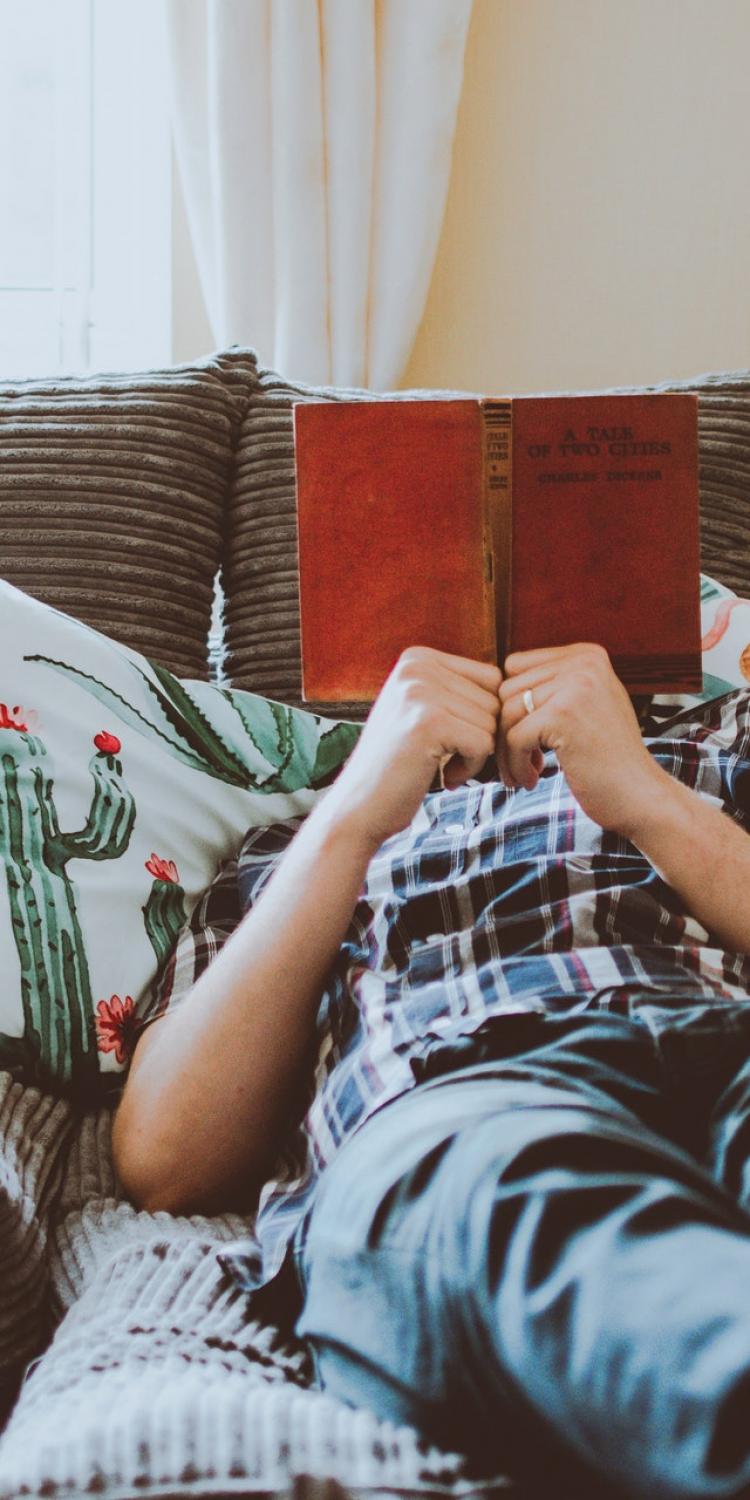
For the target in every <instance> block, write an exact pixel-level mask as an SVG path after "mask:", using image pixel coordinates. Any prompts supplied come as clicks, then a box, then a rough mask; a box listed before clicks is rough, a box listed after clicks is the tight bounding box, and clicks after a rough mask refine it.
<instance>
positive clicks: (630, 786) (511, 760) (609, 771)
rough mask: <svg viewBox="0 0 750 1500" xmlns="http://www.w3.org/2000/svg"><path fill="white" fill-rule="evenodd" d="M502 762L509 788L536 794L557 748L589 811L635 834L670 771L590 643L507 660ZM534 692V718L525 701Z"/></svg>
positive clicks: (608, 664) (598, 650) (577, 794)
mask: <svg viewBox="0 0 750 1500" xmlns="http://www.w3.org/2000/svg"><path fill="white" fill-rule="evenodd" d="M503 672H504V681H503V682H502V684H501V686H500V688H499V696H500V703H501V714H500V728H499V733H498V741H497V762H498V768H499V771H500V774H501V776H502V779H503V781H504V782H505V784H506V786H510V787H519V786H520V787H525V788H526V789H527V790H529V791H530V790H533V788H534V787H535V786H536V784H537V782H538V780H539V772H540V771H541V769H542V766H543V764H544V758H543V755H542V751H543V750H545V749H549V750H554V752H555V754H556V755H557V758H558V761H559V763H560V766H561V768H562V770H563V771H564V773H565V776H566V778H567V781H568V785H569V786H570V789H571V791H572V793H573V795H574V797H575V798H576V799H577V801H578V802H579V803H580V804H581V807H582V808H583V810H584V812H586V813H587V814H588V816H589V817H590V818H593V820H594V821H595V822H596V823H599V824H600V825H601V827H602V828H609V829H614V830H615V831H617V832H619V833H623V834H625V836H626V837H627V836H628V829H629V828H631V827H633V826H635V824H636V823H637V821H638V817H639V814H640V812H641V811H642V808H643V804H644V799H651V798H653V796H654V795H655V794H656V795H658V793H659V789H660V788H659V783H662V785H663V778H664V776H665V775H667V773H666V772H665V771H664V770H663V768H662V767H661V766H660V765H659V764H658V762H657V761H655V760H654V759H653V757H652V756H651V755H649V752H648V750H647V748H646V746H645V745H644V743H643V740H642V738H641V732H640V729H639V726H638V720H637V719H636V716H635V710H634V708H633V705H632V703H631V701H630V698H629V696H628V693H627V690H626V688H625V687H624V686H623V684H622V683H621V682H620V679H619V677H617V675H616V673H615V671H614V669H613V667H612V663H611V661H610V659H609V656H608V654H607V652H606V651H605V649H604V647H603V646H598V645H595V644H593V643H591V642H586V643H584V644H580V645H571V646H549V647H545V648H540V649H539V650H535V651H514V652H512V654H511V655H510V656H508V657H507V658H506V661H505V664H504V668H503ZM526 689H531V691H532V694H533V704H534V709H533V712H531V713H528V712H527V710H526V707H525V705H524V701H523V694H524V691H525V690H526Z"/></svg>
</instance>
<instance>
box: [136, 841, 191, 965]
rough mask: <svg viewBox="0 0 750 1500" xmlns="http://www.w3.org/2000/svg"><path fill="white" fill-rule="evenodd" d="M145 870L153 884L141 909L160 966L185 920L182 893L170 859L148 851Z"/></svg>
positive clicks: (185, 914)
mask: <svg viewBox="0 0 750 1500" xmlns="http://www.w3.org/2000/svg"><path fill="white" fill-rule="evenodd" d="M146 869H147V870H148V872H149V874H150V875H153V876H154V883H153V885H152V887H151V892H150V894H149V898H148V901H147V902H146V905H145V906H144V907H143V908H142V910H143V920H144V922H145V924H146V932H147V934H148V939H149V942H150V944H151V947H152V948H153V950H154V953H155V954H156V958H157V962H158V964H159V968H161V966H162V964H164V963H166V961H167V959H168V958H169V955H170V953H171V952H172V949H173V947H174V945H175V942H176V941H177V936H178V933H179V931H180V928H181V927H184V925H185V923H186V921H187V912H186V911H185V892H184V890H183V888H182V886H181V885H180V877H179V875H178V874H177V866H176V865H175V863H174V860H171V859H160V858H159V856H158V854H152V855H151V858H150V859H147V860H146Z"/></svg>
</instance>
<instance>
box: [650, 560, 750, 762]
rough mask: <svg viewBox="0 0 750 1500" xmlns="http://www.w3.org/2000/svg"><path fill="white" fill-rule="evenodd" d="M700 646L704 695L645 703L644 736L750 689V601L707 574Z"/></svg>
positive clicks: (659, 697) (703, 580)
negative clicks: (680, 716) (686, 713)
mask: <svg viewBox="0 0 750 1500" xmlns="http://www.w3.org/2000/svg"><path fill="white" fill-rule="evenodd" d="M701 646H702V651H703V688H702V690H701V692H700V693H674V694H667V693H664V694H655V695H654V696H653V697H650V698H646V699H642V700H641V703H640V713H639V721H640V725H641V730H642V732H643V733H644V734H646V735H654V734H658V733H659V732H660V731H661V729H662V728H663V727H664V724H665V722H666V721H667V720H668V719H671V718H673V717H674V715H675V714H678V713H683V712H684V711H685V709H688V708H693V707H695V705H696V704H699V703H710V702H711V700H712V699H713V698H722V697H723V696H724V694H725V693H731V692H734V691H735V689H737V688H740V687H742V688H746V687H748V686H750V599H741V598H739V597H738V596H737V594H735V593H733V592H732V590H731V589H728V588H726V587H725V586H724V584H723V583H717V581H716V579H715V578H710V577H709V576H708V574H707V573H701Z"/></svg>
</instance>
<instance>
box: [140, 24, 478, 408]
mask: <svg viewBox="0 0 750 1500" xmlns="http://www.w3.org/2000/svg"><path fill="white" fill-rule="evenodd" d="M471 4H472V0H167V6H168V17H169V36H170V51H171V59H172V77H173V88H172V97H173V105H174V124H175V141H176V148H177V158H178V163H179V168H180V173H181V177H182V182H183V187H184V191H185V199H186V203H187V211H188V219H189V223H190V229H191V234H192V238H193V244H194V248H195V253H196V259H197V263H198V269H199V273H200V278H201V285H202V288H203V292H204V295H205V300H206V306H207V308H208V314H209V318H210V321H211V326H212V333H213V337H214V338H215V340H216V343H217V345H219V346H221V347H225V346H227V345H229V344H233V343H242V344H250V345H252V346H253V347H255V348H256V349H258V351H259V353H260V355H261V358H262V359H263V360H264V362H266V363H267V364H270V365H272V366H273V367H275V368H276V369H278V370H280V371H282V372H283V373H284V374H285V375H286V376H288V377H290V378H292V379H298V380H307V381H311V382H321V383H324V384H329V383H330V384H334V385H362V386H367V387H369V388H370V389H373V390H385V389H388V388H391V387H393V386H395V385H397V383H398V380H399V378H400V376H401V374H402V371H403V369H404V366H405V364H406V361H407V359H408V357H409V353H410V350H411V346H412V343H413V340H414V336H415V333H416V330H417V327H418V325H419V321H420V318H421V316H422V312H423V309H424V303H425V299H426V296H427V289H428V286H429V282H430V276H431V273H432V267H433V263H434V259H435V251H436V248H437V242H438V236H439V233H440V226H441V222H442V218H443V211H444V207H445V198H446V193H447V188H448V178H449V174H450V161H451V150H452V144H453V135H454V129H455V122H456V113H457V108H458V100H459V95H460V91H461V80H462V74H463V58H464V46H465V42H466V33H467V30H468V24H469V17H470V13H471Z"/></svg>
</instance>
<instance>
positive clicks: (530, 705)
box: [523, 688, 534, 714]
mask: <svg viewBox="0 0 750 1500" xmlns="http://www.w3.org/2000/svg"><path fill="white" fill-rule="evenodd" d="M523 706H524V708H525V709H526V712H527V714H533V712H534V695H533V693H532V691H531V688H525V689H524V694H523Z"/></svg>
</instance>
